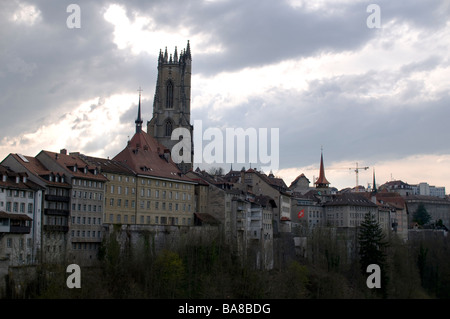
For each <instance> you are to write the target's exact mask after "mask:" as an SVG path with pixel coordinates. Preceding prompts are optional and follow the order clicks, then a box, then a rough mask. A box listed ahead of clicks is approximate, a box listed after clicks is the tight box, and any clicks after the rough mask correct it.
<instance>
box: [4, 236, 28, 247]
mask: <svg viewBox="0 0 450 319" xmlns="http://www.w3.org/2000/svg"><path fill="white" fill-rule="evenodd" d="M16 239H18V241H19V243H18V246H17V247H15V246H14V241H15V238H12V237H8V238H7V239H6V247H7V248H13V246H14V248H18V249H20V250H23V249H24V248H25V240H24V238H16ZM27 248H31V238H27Z"/></svg>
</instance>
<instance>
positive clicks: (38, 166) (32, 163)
mask: <svg viewBox="0 0 450 319" xmlns="http://www.w3.org/2000/svg"><path fill="white" fill-rule="evenodd" d="M11 155H12V156H13V157H14V158H15V159H16V161H18V162H19V163H20V164H21V165H22V166H23V167H25V168H26V169H27V170H28V171H30V173H32V174H34V175H36V176H37V177H38V178H40V179H41V180H43V181H44V182H45V183H47V184H52V185H55V186H60V187H71V186H70V184H69V183H67V182H65V183H61V182H55V181H52V182H51V181H49V180H47V179H44V178H43V176H46V175H50V174H54V175H59V176H62V175H63V173H59V172H52V171H50V170H48V168H47V167H45V166H44V164H42V163H41V162H40V161H39V160H38V159H37V158H35V157H33V156H24V155H21V156H19V155H18V154H11ZM21 157H22V158H25V159H26V160H27V161H28V162H25V161H23V160H22V158H21Z"/></svg>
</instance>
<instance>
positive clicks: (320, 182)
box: [315, 150, 330, 188]
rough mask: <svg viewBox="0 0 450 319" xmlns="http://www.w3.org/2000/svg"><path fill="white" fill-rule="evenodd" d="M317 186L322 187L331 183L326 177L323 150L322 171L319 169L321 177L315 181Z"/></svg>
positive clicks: (321, 157)
mask: <svg viewBox="0 0 450 319" xmlns="http://www.w3.org/2000/svg"><path fill="white" fill-rule="evenodd" d="M315 184H316V187H317V188H321V187H328V185H330V182H329V181H328V180H327V179H326V177H325V168H324V166H323V151H322V150H321V152H320V171H319V178H318V179H317V181H316V182H315Z"/></svg>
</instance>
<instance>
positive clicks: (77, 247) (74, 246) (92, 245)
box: [72, 243, 99, 250]
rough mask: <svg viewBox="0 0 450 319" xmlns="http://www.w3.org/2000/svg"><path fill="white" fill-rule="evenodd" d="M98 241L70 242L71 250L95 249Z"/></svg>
mask: <svg viewBox="0 0 450 319" xmlns="http://www.w3.org/2000/svg"><path fill="white" fill-rule="evenodd" d="M98 247H99V244H98V243H72V249H73V250H81V249H84V250H95V249H98Z"/></svg>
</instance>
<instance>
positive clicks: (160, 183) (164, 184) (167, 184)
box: [105, 174, 191, 190]
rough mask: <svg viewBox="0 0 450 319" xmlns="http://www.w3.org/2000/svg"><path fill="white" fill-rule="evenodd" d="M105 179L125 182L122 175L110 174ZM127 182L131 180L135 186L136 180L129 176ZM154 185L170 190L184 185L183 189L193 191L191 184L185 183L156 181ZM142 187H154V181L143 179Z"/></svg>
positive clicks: (126, 177)
mask: <svg viewBox="0 0 450 319" xmlns="http://www.w3.org/2000/svg"><path fill="white" fill-rule="evenodd" d="M105 177H107V178H109V180H110V181H114V180H116V178H117V181H119V182H122V181H123V178H122V176H121V175H117V176H116V175H113V174H110V175H108V174H105ZM124 179H125V182H127V183H128V182H130V180H131V182H132V183H133V184H134V182H135V181H136V180H135V178H134V177H131V178H130V177H129V176H125V178H124ZM154 183H155V186H161V187H168V188H172V187H175V188H176V189H178V188H179V187H180V184H181V185H182V186H181V187H182V189H188V190H190V189H191V185H189V184H187V185H186V184H183V183H172V182H166V181H160V180H154ZM141 185H148V186H150V185H152V180H151V179H144V178H142V179H141ZM111 186H114V185H111Z"/></svg>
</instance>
